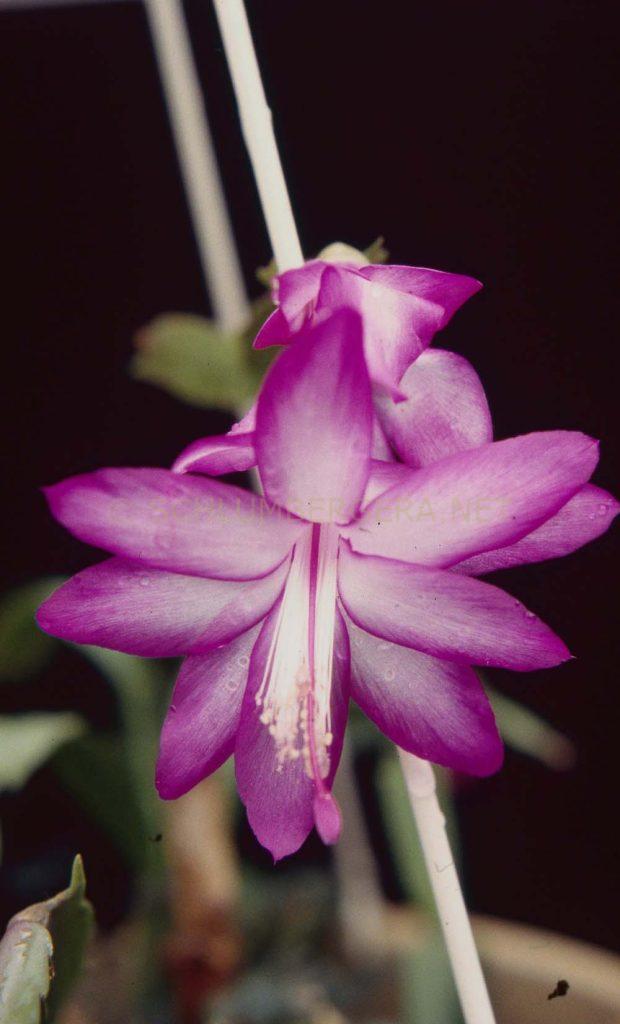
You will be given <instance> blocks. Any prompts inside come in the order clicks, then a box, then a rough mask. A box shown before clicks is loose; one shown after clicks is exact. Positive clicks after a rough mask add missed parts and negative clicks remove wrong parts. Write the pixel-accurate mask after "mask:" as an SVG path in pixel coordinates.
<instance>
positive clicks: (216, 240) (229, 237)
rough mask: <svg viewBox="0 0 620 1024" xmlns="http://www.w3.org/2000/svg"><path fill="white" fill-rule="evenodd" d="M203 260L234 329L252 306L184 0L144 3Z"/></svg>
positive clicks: (216, 303)
mask: <svg viewBox="0 0 620 1024" xmlns="http://www.w3.org/2000/svg"><path fill="white" fill-rule="evenodd" d="M145 6H146V13H147V17H148V20H149V25H150V28H151V33H152V37H153V45H154V48H155V54H156V57H157V62H158V65H159V71H160V76H161V81H162V85H163V89H164V94H165V97H166V103H167V106H168V111H169V115H170V123H171V126H172V131H173V134H174V141H175V145H176V150H177V154H178V159H179V163H180V166H181V174H182V177H183V183H184V186H185V192H186V195H187V200H188V203H189V207H190V213H191V219H192V223H193V226H194V233H195V236H196V242H197V245H198V251H199V254H200V262H201V265H202V270H203V274H204V277H205V280H206V284H207V289H208V292H209V295H210V298H211V303H212V306H213V313H214V316H215V318H216V320H217V322H218V323H219V325H220V327H222V328H223V329H224V330H227V331H236V330H240V329H241V328H242V327H244V326H245V325H246V323H247V320H248V315H249V306H248V300H247V296H246V291H245V287H244V283H243V276H242V273H241V266H240V264H239V259H238V256H237V250H236V247H235V241H234V236H233V231H232V227H231V224H230V219H229V216H228V208H227V205H226V199H225V196H224V190H223V187H222V182H221V179H220V175H219V172H218V167H217V160H216V156H215V151H214V148H213V142H212V140H211V133H210V131H209V124H208V121H207V116H206V112H205V107H204V102H203V99H202V92H201V89H200V83H199V81H198V76H197V73H196V65H195V63H194V58H193V54H192V48H191V42H190V38H189V33H188V31H187V26H186V24H185V18H184V15H183V7H182V5H181V2H180V0H145Z"/></svg>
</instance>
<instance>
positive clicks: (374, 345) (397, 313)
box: [315, 266, 423, 400]
mask: <svg viewBox="0 0 620 1024" xmlns="http://www.w3.org/2000/svg"><path fill="white" fill-rule="evenodd" d="M414 305H415V300H414V299H411V298H410V297H409V296H408V295H404V294H403V293H402V292H397V291H395V290H394V289H392V288H383V287H382V286H381V285H375V284H372V283H371V282H369V281H366V280H365V279H364V278H363V277H361V276H360V275H359V273H358V272H357V271H351V270H347V269H345V268H343V267H340V266H328V267H327V268H326V269H325V271H324V273H323V276H322V278H321V286H320V291H319V294H318V297H317V301H316V311H315V316H316V317H317V318H318V319H320V318H322V317H324V316H326V315H328V314H329V312H331V311H333V310H337V309H344V308H350V309H355V310H357V311H358V312H359V313H360V315H361V318H362V324H363V329H364V355H365V358H366V365H367V367H368V373H369V374H370V377H371V380H372V381H373V383H374V384H377V385H378V386H379V387H380V388H381V389H382V390H385V391H387V392H388V393H389V394H390V395H392V396H393V397H394V398H395V399H396V400H399V399H401V398H403V397H404V396H403V395H402V394H401V392H400V390H399V388H398V386H397V385H398V382H399V380H400V378H401V377H402V375H403V373H404V371H405V369H406V368H407V366H408V365H409V363H410V362H411V361H412V360H413V359H415V358H416V356H417V355H418V354H419V353H420V352H421V351H422V348H423V346H422V345H421V343H420V341H419V338H418V336H417V334H416V333H415V329H414V328H412V326H411V313H412V312H413V311H412V309H410V307H412V306H414Z"/></svg>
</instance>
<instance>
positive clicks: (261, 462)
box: [255, 309, 373, 523]
mask: <svg viewBox="0 0 620 1024" xmlns="http://www.w3.org/2000/svg"><path fill="white" fill-rule="evenodd" d="M372 418H373V413H372V399H371V393H370V382H369V380H368V375H367V372H366V367H365V365H364V358H363V353H362V328H361V321H360V319H359V317H358V316H357V314H355V313H354V312H352V311H351V310H346V309H344V310H341V311H340V312H338V313H335V314H334V315H333V316H331V317H329V318H328V319H327V320H325V321H324V322H323V323H321V324H318V325H317V326H315V327H312V328H304V329H303V330H302V331H301V332H300V333H299V335H298V340H297V341H296V342H295V344H294V345H292V346H290V347H289V348H288V349H287V350H286V351H285V352H283V354H282V355H281V356H280V358H279V359H278V361H277V362H276V363H275V364H274V365H273V366H272V368H271V369H270V371H269V373H268V375H267V377H266V379H265V383H264V384H263V388H262V391H261V394H260V397H259V400H258V410H257V414H256V440H255V444H256V454H257V457H258V466H259V470H260V475H261V480H262V484H263V487H264V489H265V494H266V495H267V497H268V498H269V500H270V501H273V502H274V503H275V504H277V505H279V506H280V507H283V508H286V509H288V510H289V511H291V512H293V513H295V514H297V515H300V516H303V518H304V519H307V520H310V521H312V522H316V523H325V522H334V521H335V522H339V523H346V522H348V521H349V520H350V519H351V517H352V516H353V515H354V514H355V512H356V510H357V508H358V506H359V503H360V500H361V497H362V494H363V491H364V488H365V486H366V480H367V478H368V469H369V460H370V447H371V435H372Z"/></svg>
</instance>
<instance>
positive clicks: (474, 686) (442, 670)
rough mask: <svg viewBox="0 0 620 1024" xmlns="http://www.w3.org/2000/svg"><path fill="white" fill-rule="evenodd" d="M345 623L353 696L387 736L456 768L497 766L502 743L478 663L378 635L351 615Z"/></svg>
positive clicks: (481, 771) (484, 771)
mask: <svg viewBox="0 0 620 1024" xmlns="http://www.w3.org/2000/svg"><path fill="white" fill-rule="evenodd" d="M347 628H348V630H349V637H350V640H351V696H352V697H353V699H354V700H355V701H357V703H358V704H359V706H360V707H361V709H362V711H364V713H365V714H366V715H368V717H369V718H370V719H372V721H373V722H374V723H375V724H376V725H377V726H378V727H379V728H380V729H381V731H382V732H384V733H385V734H386V736H388V737H389V738H390V739H391V740H393V742H394V743H396V744H397V745H398V746H399V747H402V748H403V750H408V751H409V752H410V753H412V754H417V756H418V757H423V758H424V759H425V760H427V761H434V762H435V763H436V764H443V765H445V766H446V767H448V768H453V769H455V771H462V772H469V773H470V774H472V775H490V774H491V773H492V772H495V771H497V769H498V768H499V767H500V766H501V763H502V760H503V753H504V751H503V746H502V741H501V739H500V737H499V733H498V731H497V726H496V724H495V718H494V715H493V711H492V709H491V705H490V704H489V701H488V699H487V696H486V694H485V692H484V690H483V688H482V686H481V684H480V681H479V679H478V677H477V675H476V673H475V672H474V671H473V669H471V668H470V667H469V666H468V665H459V664H456V663H455V662H453V661H440V660H439V659H438V658H430V657H429V656H428V655H427V654H420V652H419V651H413V650H411V649H410V648H409V647H401V646H399V645H398V644H391V643H389V642H388V641H387V640H380V639H379V638H378V637H376V636H371V634H370V633H366V632H365V631H364V630H362V629H359V628H358V627H357V626H356V625H354V623H353V622H351V621H350V620H349V621H348V622H347Z"/></svg>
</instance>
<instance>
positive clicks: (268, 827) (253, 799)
mask: <svg viewBox="0 0 620 1024" xmlns="http://www.w3.org/2000/svg"><path fill="white" fill-rule="evenodd" d="M276 614H277V609H274V611H273V612H272V613H271V614H270V616H269V617H268V619H267V620H266V622H265V624H264V626H263V629H262V631H261V634H260V636H259V639H258V641H257V643H256V646H255V648H254V653H253V655H252V661H251V664H250V676H249V680H248V686H247V689H246V692H245V696H244V699H243V708H242V712H241V721H240V724H239V731H238V733H237V741H236V745H235V766H236V774H237V786H238V789H239V795H240V796H241V799H242V800H243V802H244V804H245V806H246V808H247V812H248V820H249V822H250V825H251V826H252V829H253V831H254V833H255V835H256V838H257V839H258V841H259V842H260V843H262V845H263V846H266V847H267V849H268V850H270V852H271V853H272V854H273V857H274V859H275V860H280V858H282V857H286V856H287V855H288V854H291V853H294V852H295V850H298V849H299V847H300V846H301V844H302V843H303V841H304V840H305V838H306V836H307V835H308V833H309V832H310V830H311V829H312V826H313V824H314V813H313V801H314V797H315V792H316V791H315V787H314V783H313V782H312V780H311V779H310V778H309V777H308V776H307V775H306V772H305V769H304V763H303V758H302V757H299V758H297V759H296V760H294V761H293V760H289V761H285V762H284V763H283V764H282V765H281V766H278V763H277V760H276V751H275V746H274V742H273V738H272V737H271V735H270V733H269V730H268V728H267V726H265V725H263V724H262V722H261V721H260V719H259V715H258V710H257V708H256V703H255V696H256V693H257V691H258V689H259V687H260V685H261V682H262V678H263V673H264V671H265V663H266V660H267V657H268V654H269V648H270V644H271V640H272V636H273V627H274V622H275V616H276ZM348 699H349V644H348V636H347V632H346V628H345V626H344V623H343V622H342V618H341V617H340V616H338V619H337V623H336V636H335V646H334V677H333V683H332V726H333V735H334V739H333V743H332V746H331V769H330V773H329V777H328V780H327V781H328V783H331V781H332V779H333V777H334V774H335V772H336V768H337V766H338V762H339V760H340V753H341V750H342V741H343V738H344V729H345V725H346V717H347V705H348Z"/></svg>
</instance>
